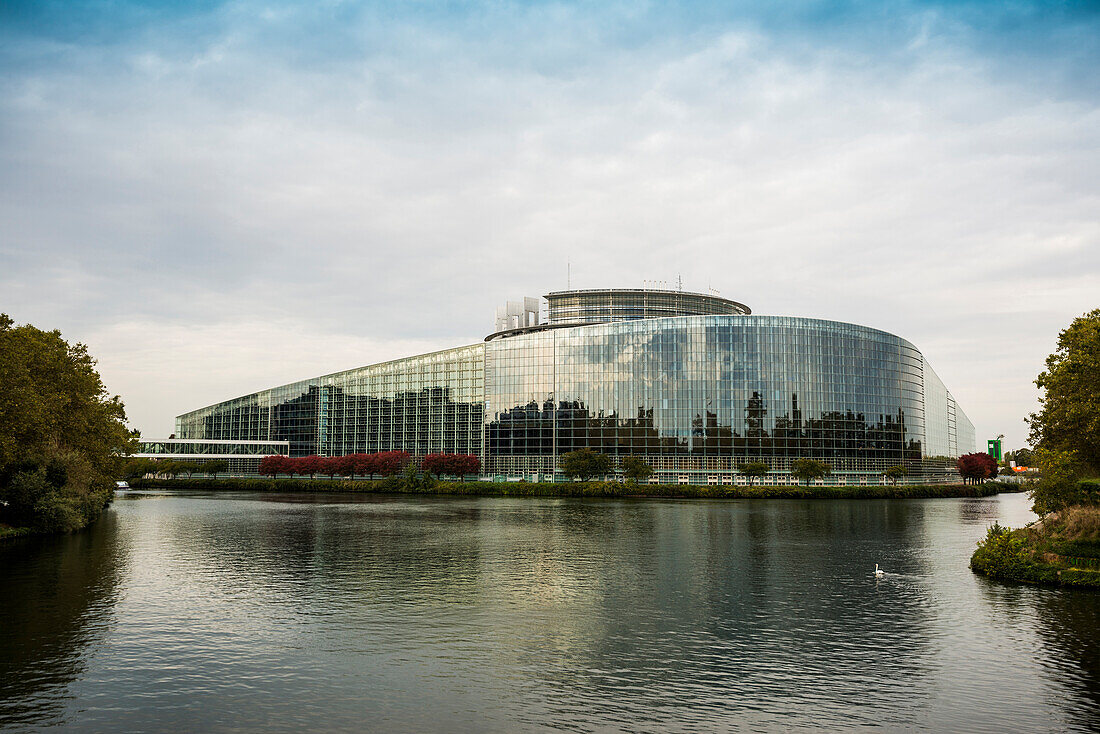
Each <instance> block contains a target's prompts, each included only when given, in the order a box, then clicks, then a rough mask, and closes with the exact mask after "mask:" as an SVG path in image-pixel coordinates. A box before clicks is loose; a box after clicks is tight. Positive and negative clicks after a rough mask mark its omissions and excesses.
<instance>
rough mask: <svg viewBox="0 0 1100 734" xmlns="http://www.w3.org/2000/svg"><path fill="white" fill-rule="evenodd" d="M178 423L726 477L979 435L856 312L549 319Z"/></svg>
mask: <svg viewBox="0 0 1100 734" xmlns="http://www.w3.org/2000/svg"><path fill="white" fill-rule="evenodd" d="M177 434H178V435H179V436H180V437H181V438H191V439H217V440H285V441H289V442H290V452H291V455H306V454H314V453H317V454H322V455H330V456H338V455H342V454H348V453H357V452H374V451H387V450H405V451H409V452H410V453H413V454H415V455H425V454H428V453H433V452H444V453H463V454H465V453H469V454H477V455H479V456H481V458H482V463H483V466H484V467H485V471H486V472H488V473H491V474H498V475H505V476H511V477H515V476H530V475H532V474H538V475H540V476H547V475H552V474H553V473H554V471H555V467H556V464H557V460H558V457H560V456H561V454H563V453H565V452H568V451H572V450H574V449H579V448H585V447H587V448H592V449H594V450H596V451H600V452H603V453H606V454H610V455H612V456H614V457H618V458H621V457H624V456H628V455H633V456H639V457H642V458H644V459H645V460H646V461H647V462H649V463H650V464H651V465H653V466H654V468H655V469H656V470H657V472H658V474H657V477H658V478H659V479H661V480H662V481H685V478H687V479H689V480H690V481H700V482H701V481H708V482H716V481H721V482H731V481H733V480H734V478H735V477H736V470H735V466H736V465H737V464H738V463H741V462H747V461H762V462H765V463H767V464H768V465H769V466H770V467H771V468H772V470H773V472H776V473H778V474H783V473H785V472H787V471H789V468H790V463H791V462H792V461H793V460H795V459H799V458H814V459H820V460H823V461H825V462H826V463H828V464H829V465H830V466H832V468H833V471H834V476H835V478H834V480H831V481H836V480H842V481H847V480H848V479H855V478H862V479H861V480H862V481H865V480H866V479H867V478H871V477H873V478H874V481H878V479H879V478H880V477H881V475H882V472H883V471H884V470H885V469H886V468H887V467H890V466H893V465H895V464H899V463H906V464H908V465H910V467H911V470H910V474H911V476H913V477H914V478H916V477H918V476H919V475H920V474H921V473H922V471H923V468H922V467H923V462H922V459H923V458H925V457H930V456H957V455H959V454H960V453H966V452H969V451H972V450H973V448H974V428H973V425H971V424H970V422H969V420H967V418H966V416H965V415H964V414H963V412H962V411H961V410H960V409H959V408H958V406H957V405H956V404H955V401H954V398H953V397H952V396H951V394H950V393H949V392H948V391H947V389H946V388H945V387H944V386H943V383H942V382H941V381H940V380H939V378H938V377H937V376H936V375H935V372H933V371H932V369H931V367H930V366H929V365H928V363H927V361H926V360H925V359H924V357H923V356H922V355H921V353H920V352H919V351H918V350H917V349H916V347H914V346H913V345H912V344H910V343H909V342H907V341H906V340H904V339H901V338H900V337H897V336H894V335H892V334H888V333H885V332H882V331H878V330H875V329H870V328H867V327H863V326H857V325H855V324H846V323H839V322H834V321H822V320H817V319H805V318H791V317H777V316H748V315H721V316H682V317H675V318H647V319H641V320H631V321H617V322H613V323H601V324H594V325H589V326H577V327H571V328H558V329H554V330H548V331H540V332H533V333H526V334H517V335H515V336H511V337H509V338H506V339H499V340H494V341H491V342H487V343H484V344H477V345H472V346H468V347H460V348H457V349H451V350H447V351H443V352H436V353H433V354H428V355H422V356H417V357H410V358H408V359H402V360H396V361H393V362H387V363H384V364H379V365H372V366H368V367H362V368H359V369H355V370H349V371H347V372H341V373H337V374H334V375H328V376H325V377H319V378H316V379H314V380H306V381H302V382H298V383H293V384H291V385H286V386H283V387H278V388H273V389H271V390H265V391H262V392H259V393H255V394H253V395H249V396H245V397H242V398H237V399H236V400H230V401H227V402H225V403H220V404H218V405H214V406H210V407H208V408H203V409H201V410H197V411H194V412H192V413H187V414H185V415H182V416H179V417H178V418H177Z"/></svg>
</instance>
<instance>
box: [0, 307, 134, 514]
mask: <svg viewBox="0 0 1100 734" xmlns="http://www.w3.org/2000/svg"><path fill="white" fill-rule="evenodd" d="M125 421H126V413H125V409H124V408H123V405H122V401H121V400H119V398H118V397H117V396H111V395H109V394H108V393H107V390H106V388H105V387H104V386H103V382H102V380H101V379H100V376H99V373H98V372H96V369H95V360H93V359H92V357H91V356H90V355H89V354H88V350H87V347H85V346H84V345H83V344H69V343H67V342H66V341H65V340H64V339H62V338H61V333H60V332H58V331H48V332H47V331H42V330H40V329H36V328H35V327H33V326H30V325H29V324H25V325H22V326H16V325H15V323H14V322H13V321H12V320H11V319H10V318H9V317H8V316H7V315H6V314H0V501H2V502H6V503H7V504H6V505H3V504H0V513H2V516H3V518H2V519H3V521H4V522H12V524H22V525H28V524H29V525H30V526H33V527H37V528H38V529H40V530H51V531H53V530H56V531H68V530H74V529H76V528H79V527H82V526H83V525H85V524H87V523H88V522H90V521H92V520H94V519H95V518H96V517H97V516H98V515H99V513H100V511H101V510H102V509H103V507H104V506H105V505H106V504H107V502H109V501H110V498H111V496H112V493H113V491H114V480H115V479H116V478H117V477H118V476H119V475H120V472H121V470H122V464H123V461H124V459H123V457H124V456H125V455H126V454H127V453H129V452H130V451H131V450H132V448H133V446H134V442H135V439H136V433H132V432H130V431H128V430H127V429H126V425H125ZM51 465H52V466H53V467H54V469H53V470H52V471H51V470H50V469H49V467H50V466H51ZM58 467H63V468H64V472H60V471H59V470H58ZM62 474H63V476H64V481H63V482H60V483H58V481H57V480H58V478H59V477H60V476H62ZM47 475H49V476H47ZM31 495H34V496H35V497H36V499H35V501H34V502H33V503H32V504H31V505H27V504H26V502H25V501H24V499H25V498H26V497H28V496H31ZM13 498H14V499H15V502H14V503H13Z"/></svg>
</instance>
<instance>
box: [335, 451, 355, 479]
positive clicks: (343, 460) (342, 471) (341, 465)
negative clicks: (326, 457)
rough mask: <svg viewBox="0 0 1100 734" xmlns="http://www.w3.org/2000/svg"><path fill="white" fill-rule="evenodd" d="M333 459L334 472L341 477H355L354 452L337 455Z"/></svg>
mask: <svg viewBox="0 0 1100 734" xmlns="http://www.w3.org/2000/svg"><path fill="white" fill-rule="evenodd" d="M334 461H335V462H336V473H337V474H339V475H340V476H342V477H349V478H350V479H355V474H356V466H355V454H348V455H347V456H337V457H336V458H335V459H334Z"/></svg>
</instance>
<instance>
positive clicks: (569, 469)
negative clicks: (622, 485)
mask: <svg viewBox="0 0 1100 734" xmlns="http://www.w3.org/2000/svg"><path fill="white" fill-rule="evenodd" d="M558 466H559V467H560V468H561V470H562V471H563V472H565V474H566V475H567V476H570V477H574V478H579V479H581V480H583V481H587V480H589V479H591V478H592V477H594V476H598V475H600V474H607V473H608V472H609V471H611V458H610V457H608V456H606V455H605V454H601V453H597V452H595V451H593V450H592V449H578V450H577V451H570V452H568V453H565V454H562V455H561V458H560V459H558Z"/></svg>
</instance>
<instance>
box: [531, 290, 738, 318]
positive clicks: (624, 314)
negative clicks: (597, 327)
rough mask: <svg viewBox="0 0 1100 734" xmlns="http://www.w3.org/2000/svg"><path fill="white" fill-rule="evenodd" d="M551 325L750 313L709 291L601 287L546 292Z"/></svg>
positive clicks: (734, 302)
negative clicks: (692, 291) (691, 291)
mask: <svg viewBox="0 0 1100 734" xmlns="http://www.w3.org/2000/svg"><path fill="white" fill-rule="evenodd" d="M546 303H547V311H546V313H547V317H548V322H549V323H550V324H578V323H583V324H591V323H604V322H611V321H634V320H637V319H655V318H662V317H667V316H708V315H715V316H718V315H728V314H749V313H752V309H750V308H749V307H748V306H746V305H745V304H743V303H737V302H736V301H731V300H729V299H728V298H722V297H720V296H716V295H712V294H710V293H690V292H686V291H666V290H651V289H648V288H637V289H635V288H603V289H593V290H577V291H558V292H556V293H547V294H546Z"/></svg>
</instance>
